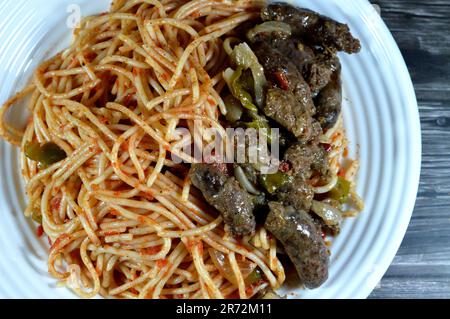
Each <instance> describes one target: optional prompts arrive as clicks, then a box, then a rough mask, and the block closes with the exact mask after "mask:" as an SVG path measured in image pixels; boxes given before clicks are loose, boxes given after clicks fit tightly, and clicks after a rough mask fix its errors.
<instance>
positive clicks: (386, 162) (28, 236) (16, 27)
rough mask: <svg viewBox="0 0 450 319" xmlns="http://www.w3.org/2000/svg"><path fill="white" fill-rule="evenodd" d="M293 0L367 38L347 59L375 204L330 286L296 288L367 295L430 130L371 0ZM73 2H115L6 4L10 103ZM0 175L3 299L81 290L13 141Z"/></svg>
mask: <svg viewBox="0 0 450 319" xmlns="http://www.w3.org/2000/svg"><path fill="white" fill-rule="evenodd" d="M291 2H293V3H295V4H297V5H299V6H304V7H308V8H310V9H313V10H316V11H318V12H320V13H323V14H325V15H328V16H330V17H333V18H335V19H337V20H339V21H343V22H346V23H348V24H349V25H350V27H351V30H352V32H353V33H354V35H356V36H357V37H358V38H359V39H361V42H362V46H363V50H362V52H361V53H360V54H358V55H352V56H349V55H341V60H342V64H343V80H344V91H345V99H344V101H345V102H344V118H345V126H346V129H347V132H348V135H349V138H350V141H351V151H352V155H353V156H355V157H357V158H358V159H359V160H360V162H361V170H360V174H359V185H358V192H359V194H360V195H361V196H362V197H363V198H364V200H365V203H366V208H365V210H364V211H363V212H362V214H361V215H360V216H359V217H358V218H356V219H349V220H347V221H346V222H345V225H344V227H343V231H342V233H341V235H340V236H339V237H337V239H336V240H335V241H334V243H333V246H332V249H331V250H332V258H331V260H332V261H331V268H330V276H329V280H328V281H327V282H326V284H325V285H324V286H322V287H321V288H319V289H317V290H312V291H304V290H299V289H296V288H295V287H287V288H286V290H287V291H288V292H289V293H290V296H291V297H300V298H366V297H367V296H368V295H369V294H370V292H371V291H372V290H373V289H374V287H375V286H376V285H377V283H378V282H379V281H380V279H381V277H382V276H383V274H384V273H385V271H386V270H387V268H388V266H389V264H390V263H391V261H392V259H393V258H394V255H395V253H396V252H397V249H398V247H399V246H400V243H401V241H402V238H403V236H404V234H405V232H406V228H407V226H408V223H409V220H410V217H411V213H412V210H413V207H414V202H415V199H416V193H417V187H418V182H419V175H420V159H421V135H420V122H419V114H418V109H417V102H416V99H415V94H414V89H413V86H412V84H411V79H410V77H409V74H408V71H407V68H406V66H405V63H404V60H403V58H402V56H401V54H400V51H399V49H398V47H397V45H396V44H395V42H394V39H393V38H392V36H391V34H390V33H389V31H388V29H387V28H386V26H385V24H384V23H383V21H382V20H381V19H380V17H379V16H378V14H377V12H376V11H375V9H374V8H373V7H372V6H371V5H370V4H369V2H368V1H366V0H352V1H347V0H298V1H291ZM73 4H78V5H80V7H81V14H82V15H83V16H85V15H89V14H93V13H98V12H102V11H106V10H107V9H108V7H109V0H101V1H89V0H2V1H1V4H0V102H1V103H3V102H4V101H5V100H6V99H7V98H8V97H9V96H11V95H12V94H13V93H14V92H16V91H17V90H19V88H21V87H23V86H24V85H25V83H26V82H27V80H28V79H29V77H30V76H31V74H32V72H33V70H34V69H35V67H36V66H37V65H38V64H39V62H41V61H43V60H44V59H45V58H47V57H49V56H50V55H52V54H54V53H56V52H57V51H58V50H60V49H62V48H64V47H65V46H67V45H68V44H69V43H70V37H71V30H70V29H69V28H68V27H67V26H66V22H67V21H68V20H69V22H70V20H71V17H73V14H76V13H77V12H76V10H74V7H73V6H71V5H73ZM358 148H359V152H357V149H358ZM0 172H1V173H0V214H1V217H0V245H1V246H0V297H14V298H72V297H75V295H74V294H73V293H71V292H70V291H69V290H67V289H66V288H56V286H55V282H56V281H55V280H54V279H53V278H51V277H50V276H49V275H48V273H47V269H46V267H47V264H46V260H47V254H48V244H47V243H46V241H45V240H44V239H37V238H36V236H35V229H36V226H35V225H34V224H33V223H32V222H30V221H28V220H27V219H25V218H24V217H23V215H22V212H23V210H24V207H25V204H24V202H25V196H24V192H23V185H22V180H21V176H20V167H19V161H18V152H17V150H16V149H14V148H12V147H11V146H10V145H8V144H6V143H5V142H3V141H2V142H0Z"/></svg>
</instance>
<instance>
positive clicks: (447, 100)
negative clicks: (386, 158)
mask: <svg viewBox="0 0 450 319" xmlns="http://www.w3.org/2000/svg"><path fill="white" fill-rule="evenodd" d="M372 3H374V4H378V5H379V6H380V7H381V15H382V17H383V19H384V20H385V22H386V24H387V25H388V27H389V29H390V30H391V32H392V33H393V35H394V38H395V39H396V41H397V43H398V45H399V47H400V49H401V51H402V54H403V56H404V58H405V61H406V63H407V65H408V68H409V71H410V73H411V76H412V79H413V82H414V87H415V90H416V94H417V99H418V102H419V111H420V117H421V123H422V142H423V157H422V174H421V181H420V187H419V194H418V198H417V202H416V206H415V210H414V213H413V216H412V220H411V223H410V226H409V228H408V231H407V234H406V236H405V239H404V240H403V243H402V245H401V247H400V250H399V251H398V253H397V256H396V257H395V259H394V261H393V263H392V265H391V266H390V268H389V270H388V271H387V273H386V274H385V276H384V278H383V279H382V280H381V282H380V284H379V286H378V287H377V288H376V289H375V290H374V291H373V292H372V294H371V296H370V298H450V18H449V16H450V0H427V1H424V0H416V1H414V0H376V1H372Z"/></svg>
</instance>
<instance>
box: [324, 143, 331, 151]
mask: <svg viewBox="0 0 450 319" xmlns="http://www.w3.org/2000/svg"><path fill="white" fill-rule="evenodd" d="M322 147H323V148H324V150H325V151H327V152H331V149H332V146H331V144H322Z"/></svg>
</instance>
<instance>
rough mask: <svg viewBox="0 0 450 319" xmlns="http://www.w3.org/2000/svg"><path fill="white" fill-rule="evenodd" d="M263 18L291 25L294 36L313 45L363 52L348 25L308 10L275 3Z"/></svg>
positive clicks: (266, 9)
mask: <svg viewBox="0 0 450 319" xmlns="http://www.w3.org/2000/svg"><path fill="white" fill-rule="evenodd" d="M261 18H262V19H263V20H264V21H281V22H285V23H288V24H290V25H291V27H292V31H293V33H294V35H296V36H299V37H302V38H304V39H307V40H308V41H309V42H310V43H311V44H315V45H321V46H323V47H325V48H328V49H335V50H338V51H345V52H347V53H357V52H359V51H360V50H361V44H360V42H359V40H358V39H355V38H354V37H353V36H352V34H351V33H350V29H349V27H348V26H347V25H346V24H342V23H339V22H337V21H334V20H332V19H330V18H327V17H324V16H322V15H320V14H318V13H316V12H312V11H310V10H307V9H300V8H295V7H293V6H290V5H288V4H284V3H274V4H271V5H269V6H267V7H266V8H264V9H262V10H261Z"/></svg>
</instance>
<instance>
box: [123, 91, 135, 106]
mask: <svg viewBox="0 0 450 319" xmlns="http://www.w3.org/2000/svg"><path fill="white" fill-rule="evenodd" d="M133 98H134V94H133V93H129V94H127V95H126V96H125V97H124V98H123V100H122V104H123V105H124V106H130V104H131V101H132V100H133Z"/></svg>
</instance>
